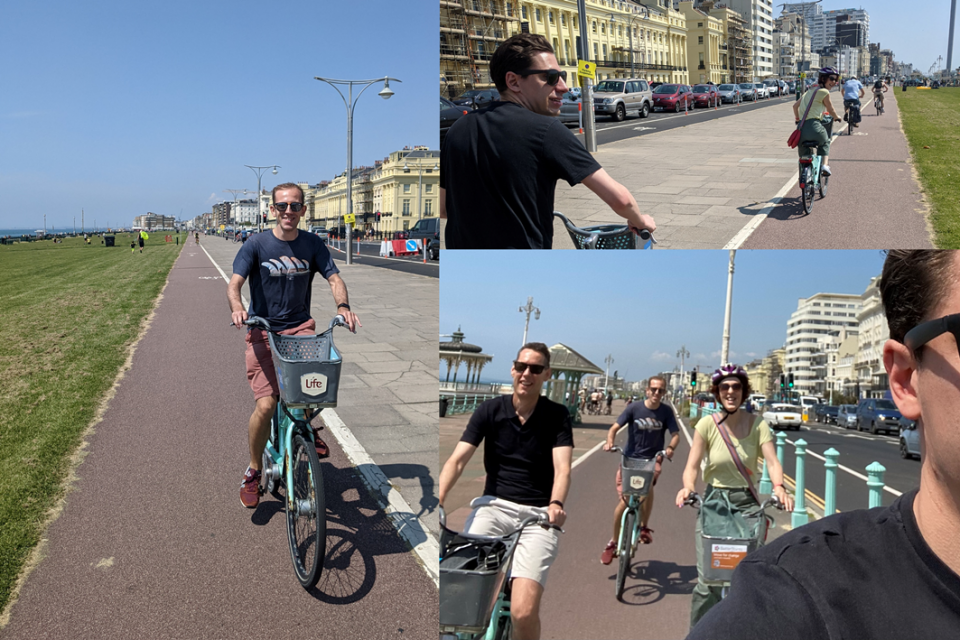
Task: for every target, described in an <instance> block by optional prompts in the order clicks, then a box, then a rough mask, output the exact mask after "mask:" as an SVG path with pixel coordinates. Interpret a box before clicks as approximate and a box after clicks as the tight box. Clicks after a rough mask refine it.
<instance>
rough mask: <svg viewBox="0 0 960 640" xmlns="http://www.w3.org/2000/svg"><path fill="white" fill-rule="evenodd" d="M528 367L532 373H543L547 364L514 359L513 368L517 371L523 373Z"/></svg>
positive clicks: (536, 374)
mask: <svg viewBox="0 0 960 640" xmlns="http://www.w3.org/2000/svg"><path fill="white" fill-rule="evenodd" d="M527 367H529V368H530V373H532V374H533V375H535V376H538V375H540V374H541V373H543V370H544V369H546V368H547V367H546V365H542V364H527V363H526V362H520V361H519V360H514V361H513V368H514V370H515V371H516V372H517V373H523V372H524V371H526V370H527Z"/></svg>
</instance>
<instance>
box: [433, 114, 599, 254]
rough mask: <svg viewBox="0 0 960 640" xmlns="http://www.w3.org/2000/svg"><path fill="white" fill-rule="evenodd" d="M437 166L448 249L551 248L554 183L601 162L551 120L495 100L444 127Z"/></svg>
mask: <svg viewBox="0 0 960 640" xmlns="http://www.w3.org/2000/svg"><path fill="white" fill-rule="evenodd" d="M440 167H441V170H440V186H441V187H442V188H444V189H446V210H447V227H446V232H445V236H444V237H445V239H446V246H447V248H448V249H550V248H551V247H552V246H553V196H554V191H555V190H556V187H557V180H560V179H563V180H566V181H567V182H568V183H569V184H570V186H571V187H572V186H573V185H575V184H578V183H579V182H580V181H582V180H583V179H584V178H587V177H589V176H591V175H592V174H594V173H595V172H596V171H597V170H599V169H600V164H599V163H598V162H597V161H596V160H594V159H593V156H591V155H590V154H589V153H587V150H586V149H584V147H583V144H581V143H580V142H579V141H578V140H577V139H576V137H574V135H573V133H571V132H570V130H569V129H567V127H566V125H564V124H563V123H561V122H560V120H558V119H557V118H553V117H550V116H543V115H540V114H537V113H534V112H532V111H529V110H527V109H526V108H525V107H522V106H520V105H518V104H516V103H513V102H494V103H492V104H490V105H489V106H487V107H484V108H483V109H478V110H477V111H474V112H473V113H470V114H467V115H466V116H464V117H463V118H460V119H459V120H457V122H455V123H454V125H453V126H452V127H450V130H449V131H448V132H447V136H446V138H445V139H444V143H443V150H442V153H441V154H440Z"/></svg>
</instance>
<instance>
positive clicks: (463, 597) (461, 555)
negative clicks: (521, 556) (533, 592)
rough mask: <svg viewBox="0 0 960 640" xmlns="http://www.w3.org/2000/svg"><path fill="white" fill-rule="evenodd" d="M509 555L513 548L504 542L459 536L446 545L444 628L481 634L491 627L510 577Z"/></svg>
mask: <svg viewBox="0 0 960 640" xmlns="http://www.w3.org/2000/svg"><path fill="white" fill-rule="evenodd" d="M458 542H460V543H462V544H459V545H458V544H457V543H458ZM509 556H510V546H509V545H508V544H507V543H505V542H503V541H502V540H486V541H478V540H468V539H465V538H462V537H459V536H457V537H455V538H454V540H453V541H451V543H450V544H448V545H446V546H445V553H444V557H443V559H442V560H441V562H440V627H441V629H443V630H444V631H453V632H458V633H479V632H481V631H483V630H484V629H485V628H486V627H487V624H488V623H489V622H490V616H491V614H492V613H493V607H494V605H495V604H496V602H497V598H498V597H499V595H500V590H501V588H502V587H503V583H504V581H505V580H506V577H507V566H508V565H509V562H508V559H509Z"/></svg>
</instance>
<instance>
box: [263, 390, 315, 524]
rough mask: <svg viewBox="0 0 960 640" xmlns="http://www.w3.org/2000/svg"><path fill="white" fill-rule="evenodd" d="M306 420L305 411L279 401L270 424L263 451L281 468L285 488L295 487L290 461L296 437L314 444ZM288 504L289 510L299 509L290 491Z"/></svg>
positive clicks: (287, 492) (287, 495) (287, 499)
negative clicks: (288, 406) (301, 437)
mask: <svg viewBox="0 0 960 640" xmlns="http://www.w3.org/2000/svg"><path fill="white" fill-rule="evenodd" d="M305 418H306V414H305V410H304V409H292V410H291V409H288V408H287V405H286V403H285V402H284V401H283V400H278V401H277V408H276V410H275V411H274V414H273V418H272V420H271V422H270V437H269V438H268V439H267V443H266V445H265V446H264V449H263V450H264V453H266V454H268V455H269V456H270V458H271V459H272V460H273V462H274V464H276V465H278V466H279V469H278V472H279V473H278V475H281V476H283V479H284V483H283V484H284V486H285V487H292V486H293V464H292V462H291V460H290V455H291V454H290V452H291V451H292V450H293V438H294V436H296V435H297V434H298V433H299V434H300V435H301V436H303V438H304V439H305V440H308V441H309V442H311V443H312V442H313V432H312V431H311V430H310V429H309V428H308V426H309V424H308V421H307V420H306V419H305ZM268 473H269V471H268ZM278 479H279V478H277V480H278ZM286 502H287V509H294V510H295V509H297V505H295V504H294V503H293V492H292V491H290V490H287V491H286Z"/></svg>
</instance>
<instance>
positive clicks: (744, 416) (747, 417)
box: [676, 92, 812, 629]
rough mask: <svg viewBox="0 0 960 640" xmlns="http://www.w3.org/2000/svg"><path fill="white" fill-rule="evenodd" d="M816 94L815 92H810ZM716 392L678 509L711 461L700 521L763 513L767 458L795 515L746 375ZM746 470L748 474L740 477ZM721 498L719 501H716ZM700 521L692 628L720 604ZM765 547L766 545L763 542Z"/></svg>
mask: <svg viewBox="0 0 960 640" xmlns="http://www.w3.org/2000/svg"><path fill="white" fill-rule="evenodd" d="M807 93H808V94H809V93H812V92H807ZM711 384H712V386H711V389H710V390H711V392H712V393H713V396H714V398H716V399H717V402H718V403H720V406H721V408H722V411H721V412H720V413H718V414H714V415H713V416H709V415H708V416H704V417H703V418H701V419H700V421H699V422H698V423H697V425H696V427H694V434H693V443H692V444H691V445H690V455H689V456H688V457H687V465H686V467H685V468H684V470H683V488H682V489H680V492H679V493H677V499H676V504H677V506H678V507H682V506H683V502H684V500H686V499H687V498H688V497H689V496H690V494H691V493H693V492H694V491H695V487H696V482H697V474H698V473H699V471H700V463H701V461H702V460H703V458H704V456H706V461H707V464H706V467H705V468H704V470H703V480H704V482H705V483H706V485H707V488H706V491H705V492H704V494H703V505H702V506H701V515H702V514H703V512H704V510H706V509H708V505H710V504H716V503H717V502H718V501H719V502H720V503H722V504H725V505H726V504H729V508H731V509H735V510H739V511H741V512H742V511H745V510H750V509H753V508H759V506H760V500H759V498H758V497H757V495H756V490H755V489H754V480H755V479H756V480H759V478H760V473H759V472H758V470H757V464H758V458H759V456H760V455H761V454H762V455H763V459H764V461H766V464H767V469H768V471H769V474H770V480H771V482H773V494H774V495H775V496H776V497H777V499H778V500H780V502H781V503H782V504H783V505H784V506H785V508H786V509H787V510H791V509H793V500H792V499H791V498H790V496H788V495H787V492H786V490H785V489H784V488H783V469H782V468H781V466H780V461H779V460H778V459H777V452H776V450H775V448H774V445H773V436H772V435H771V434H770V427H769V426H768V425H767V423H766V421H764V420H757V419H756V418H755V417H754V416H753V415H752V414H749V413H747V412H746V411H740V405H741V404H743V401H744V400H745V399H746V398H748V397H750V394H751V393H752V389H751V388H750V380H749V378H748V377H747V373H746V371H744V370H743V369H742V368H740V367H738V366H737V365H733V364H727V365H724V366H723V367H721V368H720V369H717V370H716V371H714V372H713V376H712V377H711ZM724 428H725V429H726V431H727V433H728V434H729V436H730V441H731V443H732V444H733V446H734V449H735V450H736V452H737V459H734V458H733V457H732V456H731V454H730V450H729V449H728V448H727V446H726V443H725V442H724V438H723V435H722V434H721V429H724ZM741 468H743V469H744V471H745V472H746V476H745V475H744V473H742V472H741V471H740V469H741ZM714 494H719V495H716V496H715V495H714ZM700 522H701V518H697V526H696V542H697V577H698V580H697V585H696V587H694V589H693V598H692V602H691V606H690V628H691V629H692V628H694V626H695V625H696V624H697V622H699V621H700V619H701V618H702V617H703V616H704V614H705V613H706V612H707V611H709V610H710V608H711V607H713V606H714V605H715V604H717V603H718V602H719V601H720V596H721V588H720V587H719V586H716V587H715V586H710V585H707V584H705V583H704V578H703V548H702V545H701V544H700V534H701V526H700ZM761 542H762V540H761Z"/></svg>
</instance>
